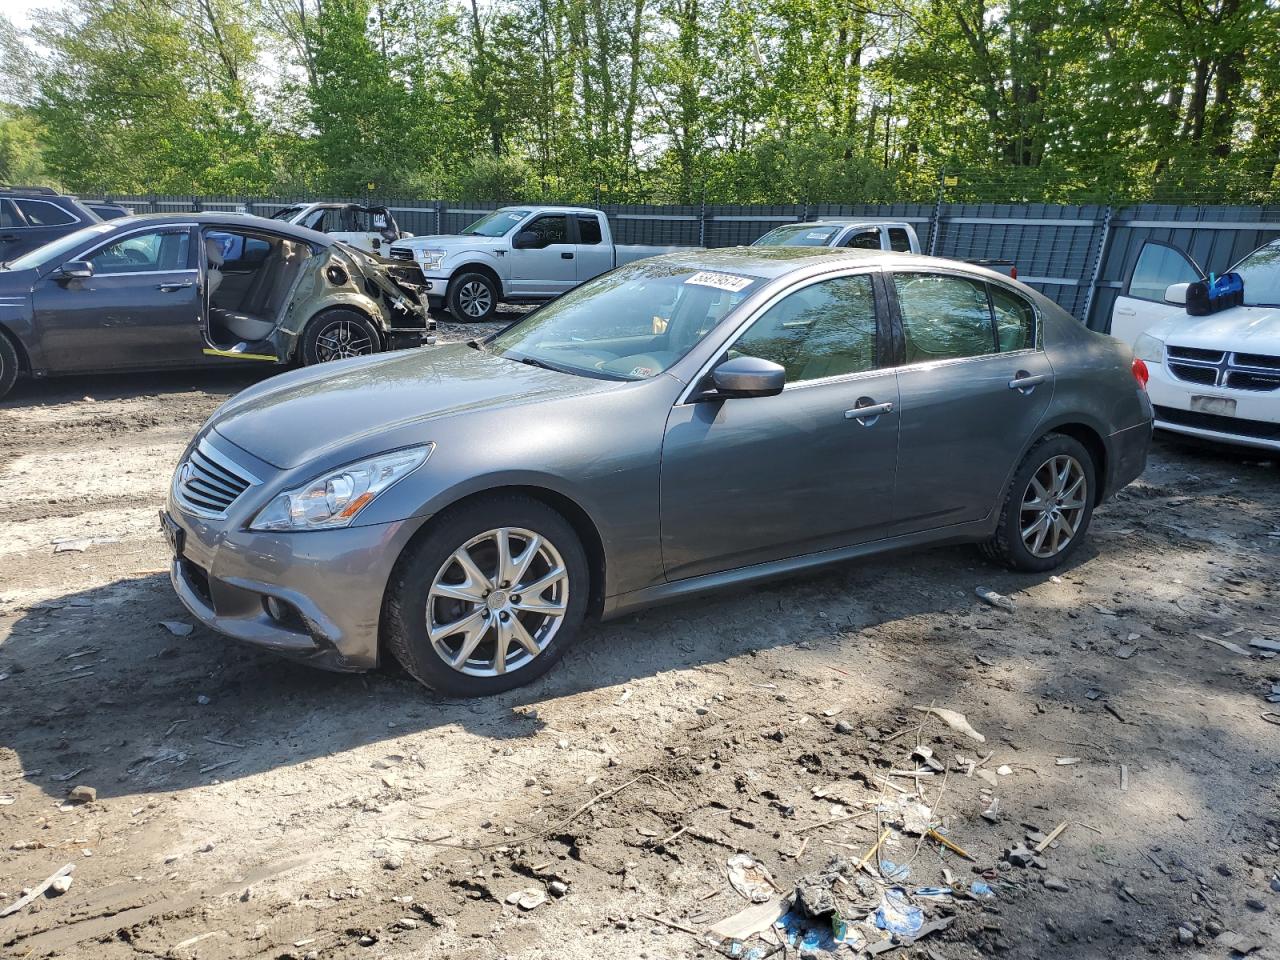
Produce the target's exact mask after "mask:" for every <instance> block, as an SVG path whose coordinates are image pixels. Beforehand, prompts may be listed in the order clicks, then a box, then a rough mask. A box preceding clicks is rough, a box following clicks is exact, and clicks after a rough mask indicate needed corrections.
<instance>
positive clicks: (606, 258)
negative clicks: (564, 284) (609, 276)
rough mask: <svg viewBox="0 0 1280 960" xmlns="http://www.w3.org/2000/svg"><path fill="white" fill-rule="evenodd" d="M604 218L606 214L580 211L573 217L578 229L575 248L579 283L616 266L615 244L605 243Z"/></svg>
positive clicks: (576, 273)
mask: <svg viewBox="0 0 1280 960" xmlns="http://www.w3.org/2000/svg"><path fill="white" fill-rule="evenodd" d="M603 219H604V215H603V214H598V213H579V214H575V215H574V217H573V221H574V225H575V226H576V227H577V230H578V237H577V245H576V248H575V250H574V262H575V263H576V264H577V268H576V272H575V276H576V277H577V280H578V283H586V282H587V281H588V280H590V279H592V278H593V277H598V276H600V274H602V273H606V272H608V271H609V270H612V269H613V267H614V255H613V244H612V243H605V239H604V238H605V236H606V233H605V231H604V229H603V224H602V223H601V221H602V220H603Z"/></svg>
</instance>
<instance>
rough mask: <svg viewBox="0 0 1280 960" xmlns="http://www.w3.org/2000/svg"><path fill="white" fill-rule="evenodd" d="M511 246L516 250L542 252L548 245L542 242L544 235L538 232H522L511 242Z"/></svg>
mask: <svg viewBox="0 0 1280 960" xmlns="http://www.w3.org/2000/svg"><path fill="white" fill-rule="evenodd" d="M511 246H512V247H514V248H515V249H516V250H540V249H542V248H543V247H545V246H546V244H545V243H543V242H542V235H541V234H539V233H538V232H537V231H536V230H521V231H520V232H519V233H517V234H516V235H515V238H514V239H513V240H512V241H511Z"/></svg>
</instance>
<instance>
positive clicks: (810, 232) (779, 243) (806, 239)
mask: <svg viewBox="0 0 1280 960" xmlns="http://www.w3.org/2000/svg"><path fill="white" fill-rule="evenodd" d="M839 229H840V228H839V227H838V226H835V227H832V226H828V225H826V224H813V223H789V224H787V225H786V226H785V227H774V228H773V229H772V230H770V231H769V232H768V233H766V234H765V235H764V236H763V237H761V238H760V239H759V240H757V241H756V242H755V243H753V244H752V246H753V247H825V246H826V245H827V244H829V243H830V242H831V238H832V237H834V236H835V235H836V231H837V230H839Z"/></svg>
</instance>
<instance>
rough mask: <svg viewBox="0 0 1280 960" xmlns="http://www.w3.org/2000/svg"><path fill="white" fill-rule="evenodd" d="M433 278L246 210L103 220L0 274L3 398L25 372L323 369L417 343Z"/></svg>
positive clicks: (426, 331)
mask: <svg viewBox="0 0 1280 960" xmlns="http://www.w3.org/2000/svg"><path fill="white" fill-rule="evenodd" d="M425 296H426V287H425V282H424V280H423V277H422V273H421V271H420V270H419V269H418V268H417V267H416V266H415V265H413V264H410V263H393V262H390V261H386V260H382V259H380V258H378V257H374V256H371V255H369V254H366V253H363V252H361V251H359V250H356V249H354V248H352V247H349V246H346V245H345V244H342V243H340V242H338V241H336V240H335V239H334V238H332V237H329V236H326V235H324V234H321V233H316V232H315V231H312V230H307V229H305V228H303V227H296V226H293V225H291V224H285V223H271V222H269V221H267V220H264V219H263V218H261V217H248V216H241V215H238V214H230V213H225V214H195V215H191V214H174V215H159V216H140V217H125V218H121V219H118V220H112V221H109V222H105V223H103V222H96V223H94V224H92V225H90V226H88V227H85V228H83V229H81V230H78V231H76V232H75V233H71V234H68V235H66V236H63V237H61V238H59V239H58V240H55V241H54V242H52V243H49V244H46V245H44V246H42V247H39V248H37V249H35V250H32V251H30V252H28V253H26V254H24V255H23V256H21V257H18V258H17V259H15V260H12V261H10V262H8V263H6V264H4V265H3V267H0V396H3V395H4V394H5V393H7V392H8V390H9V389H10V388H11V387H12V386H13V383H14V381H15V379H16V378H17V377H18V376H19V375H20V374H28V375H31V376H35V377H44V376H48V375H52V374H64V373H91V372H109V371H113V370H141V369H163V368H168V367H193V366H201V365H207V364H221V363H227V362H256V363H263V364H275V365H281V366H283V365H286V364H291V363H302V364H306V365H309V364H315V363H320V362H322V361H325V360H334V359H338V358H341V357H351V356H360V355H365V354H372V353H377V352H379V351H382V350H389V349H395V348H398V347H405V346H418V345H421V344H422V343H423V341H424V340H426V339H428V337H429V335H430V333H431V331H432V330H434V328H435V324H434V322H433V321H432V320H431V319H430V318H429V316H428V315H427V311H426V300H425Z"/></svg>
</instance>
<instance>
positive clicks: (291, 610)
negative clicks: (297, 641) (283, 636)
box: [262, 597, 306, 630]
mask: <svg viewBox="0 0 1280 960" xmlns="http://www.w3.org/2000/svg"><path fill="white" fill-rule="evenodd" d="M262 606H263V607H264V608H265V609H266V611H267V616H269V617H270V618H271V619H272V620H274V621H275V622H276V623H278V624H280V626H282V627H287V628H289V629H290V630H305V629H306V621H304V620H303V619H302V614H301V613H299V612H298V608H297V607H295V606H294V605H293V604H291V603H290V602H289V601H287V600H281V599H280V598H278V597H263V598H262Z"/></svg>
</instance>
